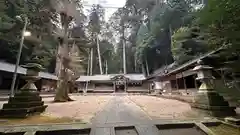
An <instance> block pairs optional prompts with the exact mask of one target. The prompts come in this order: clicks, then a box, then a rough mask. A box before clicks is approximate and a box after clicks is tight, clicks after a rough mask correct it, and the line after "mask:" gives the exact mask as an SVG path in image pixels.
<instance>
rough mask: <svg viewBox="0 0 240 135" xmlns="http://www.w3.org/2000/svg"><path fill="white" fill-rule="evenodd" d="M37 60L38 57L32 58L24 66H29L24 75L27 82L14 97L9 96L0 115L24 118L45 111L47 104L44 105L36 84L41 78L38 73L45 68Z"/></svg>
mask: <svg viewBox="0 0 240 135" xmlns="http://www.w3.org/2000/svg"><path fill="white" fill-rule="evenodd" d="M37 61H38V58H37V57H35V58H32V59H31V61H29V63H27V64H26V65H24V66H23V67H25V68H27V73H26V76H24V77H23V78H24V79H25V80H26V81H27V83H26V84H25V85H24V86H23V87H22V88H21V90H20V91H18V92H16V93H15V95H14V97H10V98H9V100H8V103H5V104H3V109H2V110H0V117H9V118H16V117H18V118H19V117H20V118H24V117H27V116H31V115H33V114H35V113H38V114H39V113H42V112H43V111H45V109H46V107H47V105H44V102H43V101H42V98H41V97H40V93H39V92H38V91H37V87H36V86H35V84H34V82H35V81H37V80H38V79H40V78H39V77H38V74H39V72H40V70H42V69H43V68H42V66H41V65H40V64H38V62H37Z"/></svg>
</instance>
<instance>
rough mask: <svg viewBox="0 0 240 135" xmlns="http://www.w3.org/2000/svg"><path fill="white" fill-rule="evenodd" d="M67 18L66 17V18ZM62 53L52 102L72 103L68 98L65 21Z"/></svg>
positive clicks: (66, 29) (67, 50) (66, 27)
mask: <svg viewBox="0 0 240 135" xmlns="http://www.w3.org/2000/svg"><path fill="white" fill-rule="evenodd" d="M66 18H67V17H66ZM62 46H63V49H62V50H63V52H62V53H61V69H60V75H59V80H58V83H59V85H58V87H57V91H56V95H55V98H54V102H67V101H72V99H71V98H70V97H69V96H68V92H69V89H70V88H69V74H68V68H69V60H70V59H69V47H68V23H67V21H65V23H64V38H63V45H62Z"/></svg>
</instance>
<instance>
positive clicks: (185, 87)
mask: <svg viewBox="0 0 240 135" xmlns="http://www.w3.org/2000/svg"><path fill="white" fill-rule="evenodd" d="M182 79H183V83H184V89H185V92H186V94H187V84H186V79H185V78H184V76H183V73H182Z"/></svg>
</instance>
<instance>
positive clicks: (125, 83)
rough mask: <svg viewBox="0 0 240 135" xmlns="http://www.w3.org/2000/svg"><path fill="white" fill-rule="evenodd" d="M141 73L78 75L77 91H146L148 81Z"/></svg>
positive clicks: (147, 90)
mask: <svg viewBox="0 0 240 135" xmlns="http://www.w3.org/2000/svg"><path fill="white" fill-rule="evenodd" d="M145 80H146V78H145V76H144V75H143V74H107V75H93V76H80V77H79V78H78V79H77V80H76V83H77V84H78V91H79V92H83V91H84V90H86V92H94V93H113V92H129V93H148V92H149V82H147V81H145Z"/></svg>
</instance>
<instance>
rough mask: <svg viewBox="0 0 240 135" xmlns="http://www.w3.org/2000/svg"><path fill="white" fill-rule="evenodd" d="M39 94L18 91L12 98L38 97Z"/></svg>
mask: <svg viewBox="0 0 240 135" xmlns="http://www.w3.org/2000/svg"><path fill="white" fill-rule="evenodd" d="M39 95H40V93H39V92H35V91H34V92H31V91H20V92H16V93H15V95H14V96H17V97H18V96H39Z"/></svg>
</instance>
